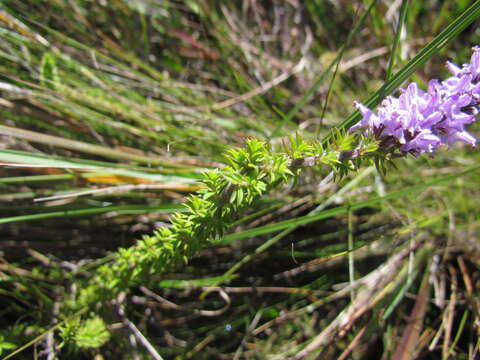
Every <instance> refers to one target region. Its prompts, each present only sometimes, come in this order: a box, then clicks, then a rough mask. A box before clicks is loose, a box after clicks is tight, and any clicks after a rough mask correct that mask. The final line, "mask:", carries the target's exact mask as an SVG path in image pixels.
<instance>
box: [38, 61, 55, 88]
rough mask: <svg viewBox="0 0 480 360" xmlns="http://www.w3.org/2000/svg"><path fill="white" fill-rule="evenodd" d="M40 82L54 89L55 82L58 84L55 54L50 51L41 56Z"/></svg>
mask: <svg viewBox="0 0 480 360" xmlns="http://www.w3.org/2000/svg"><path fill="white" fill-rule="evenodd" d="M40 83H41V84H42V85H43V86H45V87H46V88H49V89H52V90H55V88H56V87H57V84H59V77H58V69H57V64H56V61H55V55H53V54H52V53H50V52H46V53H45V54H43V57H42V62H41V64H40Z"/></svg>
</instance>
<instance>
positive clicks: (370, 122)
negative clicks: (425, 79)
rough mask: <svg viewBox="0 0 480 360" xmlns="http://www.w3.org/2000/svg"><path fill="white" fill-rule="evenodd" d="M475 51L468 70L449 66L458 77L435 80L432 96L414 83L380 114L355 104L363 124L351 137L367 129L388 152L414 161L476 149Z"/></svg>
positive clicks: (479, 74) (478, 94) (478, 88)
mask: <svg viewBox="0 0 480 360" xmlns="http://www.w3.org/2000/svg"><path fill="white" fill-rule="evenodd" d="M472 50H473V54H472V57H471V59H470V63H467V64H464V65H463V66H462V67H459V66H457V65H455V64H453V63H451V62H447V68H448V70H449V71H450V72H451V73H452V75H453V76H451V77H449V78H448V79H446V80H444V81H439V80H437V79H433V80H431V81H430V83H429V85H428V90H427V91H426V92H425V91H423V90H421V89H419V87H418V85H417V84H416V83H415V82H412V83H410V84H409V85H408V86H407V88H406V89H400V96H399V97H394V96H388V97H387V98H385V100H383V102H382V104H381V105H380V107H379V108H378V112H377V114H375V113H374V112H373V111H372V110H370V109H369V108H367V107H366V106H364V105H362V104H360V103H358V102H354V104H353V105H354V107H355V108H356V109H358V110H359V111H360V113H361V114H362V115H363V119H362V120H360V121H359V122H358V123H357V124H355V125H354V126H352V127H351V128H350V131H355V130H357V129H364V131H366V132H367V133H370V134H372V135H373V136H374V137H375V138H376V139H378V140H380V147H383V149H384V150H391V149H396V148H398V149H399V150H400V151H402V152H404V153H407V152H408V153H411V154H413V155H420V154H421V153H424V152H428V153H433V152H435V151H436V150H437V149H438V148H439V147H440V146H448V147H451V146H452V145H453V144H454V143H455V142H457V141H462V142H464V143H466V144H469V145H471V146H475V145H476V139H475V138H474V137H473V136H472V135H471V134H469V133H468V132H467V131H466V130H465V128H464V126H465V125H466V124H470V123H472V122H474V121H475V120H476V119H475V116H476V115H477V113H478V112H479V111H480V47H479V46H475V47H474V48H473V49H472Z"/></svg>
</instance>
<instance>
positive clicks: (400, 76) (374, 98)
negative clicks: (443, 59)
mask: <svg viewBox="0 0 480 360" xmlns="http://www.w3.org/2000/svg"><path fill="white" fill-rule="evenodd" d="M479 16H480V0H477V1H475V2H474V3H473V4H472V5H471V6H470V7H469V8H468V9H467V10H465V11H464V12H463V13H462V14H461V15H459V16H458V17H457V18H456V19H455V20H454V21H453V22H452V23H451V24H450V25H449V26H447V28H446V29H445V30H443V31H442V32H441V33H440V34H438V35H437V36H436V37H435V38H434V39H433V40H432V41H431V42H429V43H428V44H427V45H426V46H425V47H424V48H423V49H422V50H420V52H419V53H418V54H417V55H416V56H415V57H414V58H413V59H412V60H410V61H409V62H408V63H407V64H406V65H405V66H404V67H403V68H402V69H401V70H400V71H399V72H398V73H396V74H395V76H394V77H393V78H392V79H391V80H389V81H388V82H386V83H385V84H384V85H383V86H382V87H381V88H380V89H379V90H378V91H377V92H375V93H374V94H373V95H371V96H370V97H369V98H368V99H367V100H365V101H364V102H363V104H364V105H365V106H367V107H369V108H374V107H375V106H377V105H378V104H379V103H380V101H381V100H382V99H383V98H384V97H385V96H387V95H390V94H391V93H393V92H394V91H395V90H396V89H397V88H398V87H399V86H400V85H401V84H402V83H403V82H404V81H405V80H407V79H408V78H409V77H410V75H412V74H413V73H414V72H415V71H416V70H417V69H418V68H419V67H421V66H422V65H423V64H425V62H426V61H427V60H428V59H430V58H431V57H432V56H433V55H435V54H436V53H438V51H439V50H440V49H442V48H443V47H444V46H445V45H447V44H448V43H449V42H450V41H452V40H453V39H455V37H456V36H457V35H458V34H460V32H462V31H463V30H464V29H465V28H466V27H467V26H469V25H470V24H471V23H472V22H473V21H475V19H477V18H478V17H479ZM360 118H361V115H360V113H359V112H358V111H355V112H354V113H353V114H351V115H350V116H349V117H348V118H347V119H345V120H344V121H343V122H341V123H340V124H339V125H338V128H339V129H347V128H350V127H351V126H352V125H354V124H355V123H356V122H358V121H359V120H360ZM331 137H332V135H331V134H329V135H327V136H326V137H325V139H324V141H328V140H330V138H331Z"/></svg>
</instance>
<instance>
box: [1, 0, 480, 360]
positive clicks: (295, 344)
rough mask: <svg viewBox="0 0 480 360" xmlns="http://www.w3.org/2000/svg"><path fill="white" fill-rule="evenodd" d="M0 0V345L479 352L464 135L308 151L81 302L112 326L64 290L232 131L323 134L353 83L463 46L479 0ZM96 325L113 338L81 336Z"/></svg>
mask: <svg viewBox="0 0 480 360" xmlns="http://www.w3.org/2000/svg"><path fill="white" fill-rule="evenodd" d="M1 3H2V9H1V10H0V25H1V27H0V31H1V32H2V40H0V50H1V51H0V88H1V90H2V94H1V98H0V106H1V109H2V110H1V111H2V118H3V119H4V121H3V122H2V124H1V125H0V136H1V139H2V141H1V142H0V143H1V146H0V161H1V162H2V169H3V172H2V177H1V178H0V187H1V188H2V190H3V191H2V194H0V201H1V202H2V204H3V205H2V206H0V211H1V218H0V223H1V224H2V228H1V229H0V234H1V235H2V239H4V242H3V244H4V245H3V248H2V250H3V254H2V257H1V259H0V260H1V261H0V272H1V274H2V278H3V279H4V281H3V282H2V286H1V290H0V291H1V294H0V301H1V302H2V304H3V305H4V306H3V308H4V310H3V311H2V312H1V314H0V316H1V317H2V321H3V322H4V324H6V325H5V326H4V329H3V330H2V331H1V332H0V351H1V352H3V353H5V354H6V353H7V352H10V354H12V353H11V351H15V350H14V349H13V347H16V349H17V350H16V351H17V353H15V355H14V356H15V357H16V358H22V356H23V357H25V358H30V357H31V356H32V355H34V356H36V355H35V354H38V353H39V352H40V353H41V354H42V355H43V354H45V356H47V357H54V356H58V357H65V356H68V357H69V358H82V357H83V356H90V357H91V356H95V355H100V356H104V357H106V358H107V357H108V358H110V357H111V358H120V357H121V356H124V357H151V358H161V357H163V358H173V357H177V358H185V359H187V358H199V359H202V358H205V359H212V358H219V359H221V358H234V359H240V358H265V357H269V358H278V359H284V358H288V357H293V358H303V357H307V358H308V357H310V358H314V357H321V358H332V359H333V358H335V359H336V358H340V359H345V358H348V357H349V356H351V354H352V353H355V356H356V357H358V358H365V359H367V358H368V359H372V358H378V359H380V358H390V357H391V358H395V359H400V358H401V359H408V358H428V357H431V356H435V357H440V356H441V357H442V358H462V357H463V358H470V359H473V358H475V357H476V356H477V354H478V351H479V344H478V341H477V338H478V328H477V327H476V325H475V324H476V322H478V316H477V315H478V311H477V310H478V309H477V308H478V304H477V302H476V300H475V298H476V296H478V294H477V290H476V288H475V285H474V284H475V283H476V281H477V280H478V265H479V263H480V261H479V251H478V220H477V217H478V216H476V213H477V210H476V208H477V206H476V203H477V201H476V199H478V196H479V194H478V186H477V182H476V173H475V172H467V171H465V169H466V168H467V167H468V166H470V165H473V164H475V163H476V162H477V159H476V158H477V157H478V154H476V153H475V152H474V151H470V150H468V149H466V148H462V147H458V148H456V149H454V150H453V151H449V152H442V153H439V154H438V156H436V157H435V158H434V159H431V158H428V157H421V158H416V159H413V158H410V159H398V160H397V161H395V163H394V164H395V166H396V169H389V171H388V173H387V175H386V176H384V175H383V174H381V173H379V172H377V171H376V170H375V168H374V167H366V168H365V169H363V170H361V171H360V172H358V173H350V174H349V175H348V176H346V177H345V178H344V179H343V180H342V181H340V182H335V183H334V182H332V181H329V180H328V177H327V179H325V176H326V172H325V168H321V167H317V168H315V169H309V170H306V171H304V172H302V174H301V176H298V177H297V179H296V181H295V182H294V183H292V184H288V185H287V186H279V187H276V188H275V190H274V191H271V192H269V193H268V194H264V196H263V197H262V198H261V199H259V200H258V201H255V202H252V203H251V204H250V205H249V207H248V209H246V211H245V212H243V213H235V214H233V215H235V219H234V221H233V220H232V221H233V228H232V230H231V232H229V233H227V234H224V235H225V236H223V237H222V238H218V239H216V242H215V243H212V244H211V245H208V246H202V249H200V248H199V249H197V250H198V251H192V253H191V254H190V253H189V254H188V255H189V256H190V255H192V258H191V259H189V261H188V263H187V264H185V265H183V266H180V267H168V269H167V268H165V269H164V268H162V270H168V272H164V273H162V274H160V273H155V274H150V276H149V277H148V282H139V283H137V284H136V285H137V286H136V287H134V288H133V289H132V290H131V291H130V292H124V291H122V292H120V293H115V298H114V300H113V301H105V302H103V303H101V304H99V306H97V307H95V306H93V307H90V308H89V309H88V311H91V313H90V316H91V319H92V318H93V319H99V318H97V317H96V316H101V317H102V318H103V319H104V320H106V324H107V327H106V328H105V327H104V326H105V323H103V322H101V321H98V320H87V319H86V318H80V317H79V316H75V315H74V316H73V317H72V316H70V317H66V316H67V314H66V313H65V308H64V306H63V304H64V300H65V299H66V298H70V296H71V295H72V294H77V293H78V292H80V291H81V289H80V287H81V286H82V284H83V283H84V282H85V281H87V282H88V281H89V280H90V279H91V278H92V277H93V276H94V274H95V273H96V271H97V270H98V269H99V268H101V267H102V265H103V266H104V267H107V268H108V266H109V265H108V264H111V260H112V259H113V258H114V256H115V255H112V254H115V252H116V251H117V250H118V248H120V247H124V248H129V247H130V246H132V245H134V244H135V243H136V239H139V238H141V237H142V236H144V235H147V236H151V235H152V234H153V232H154V231H155V230H156V229H162V228H164V227H165V226H168V224H170V222H171V216H170V214H171V213H172V212H178V211H179V209H182V206H181V203H183V202H184V201H185V199H186V196H187V195H189V194H190V193H192V192H194V191H197V190H199V189H202V188H204V186H203V185H202V184H201V182H200V180H201V179H202V175H201V174H202V173H204V172H205V171H206V170H209V169H215V168H218V169H223V168H225V166H226V163H225V156H224V153H225V152H226V151H227V150H229V149H232V148H238V147H239V148H241V147H243V146H244V144H245V143H246V142H248V141H252V140H249V139H252V138H253V139H259V141H267V140H268V141H269V143H270V145H269V146H270V149H272V151H275V152H282V151H284V144H285V140H284V137H285V136H286V135H292V134H294V133H297V134H298V136H299V138H302V139H305V140H306V142H308V143H313V142H314V141H315V140H317V141H320V142H322V141H324V143H326V140H325V139H326V138H327V137H328V134H330V130H331V129H332V128H337V129H343V128H347V127H348V126H350V125H352V124H353V123H354V122H355V121H356V120H358V114H353V115H351V116H349V115H350V113H351V112H352V107H351V103H352V101H353V100H354V99H357V100H361V101H364V103H365V104H366V105H368V106H374V105H375V104H377V103H378V102H379V101H380V100H381V99H382V98H383V97H384V96H386V95H387V94H389V93H391V92H393V91H395V90H396V89H397V88H398V86H400V85H401V84H402V82H404V81H405V80H407V79H408V78H409V77H411V76H414V77H415V80H416V81H417V82H419V83H420V84H422V82H423V83H425V82H426V79H428V78H430V77H432V75H434V76H433V77H441V75H442V72H443V71H444V70H443V68H442V67H441V64H443V62H444V60H445V58H446V57H451V58H453V59H454V61H455V62H457V63H462V62H464V61H465V59H466V58H468V56H469V53H470V50H469V48H470V47H471V45H473V44H475V43H476V42H478V41H477V39H476V37H475V33H474V31H473V28H469V27H468V24H470V23H472V22H473V21H474V20H475V18H476V17H477V16H478V8H479V5H478V2H475V3H474V4H473V5H472V6H471V8H470V10H469V11H468V12H467V13H463V11H464V10H465V9H466V8H467V7H468V6H469V5H470V4H469V3H468V2H467V1H458V2H456V3H455V4H454V5H451V6H449V5H448V4H445V5H439V4H437V3H435V2H428V1H427V2H410V4H409V6H408V7H407V5H406V4H407V3H408V2H407V1H404V2H403V9H407V8H408V11H407V12H404V13H403V14H404V17H401V16H399V14H400V13H401V11H400V10H401V9H400V8H395V7H394V5H395V4H396V3H395V4H390V5H388V6H387V5H386V3H381V4H380V3H376V2H375V1H373V2H369V3H368V4H367V3H366V2H357V3H355V4H353V3H348V2H347V3H345V4H343V5H342V6H341V7H340V6H337V5H335V4H334V3H330V2H324V1H317V0H315V1H310V2H305V4H302V3H301V2H297V1H288V2H275V1H261V2H247V1H244V2H238V3H237V2H232V3H230V2H225V3H223V2H216V1H209V0H199V1H185V2H177V1H164V2H154V1H147V0H144V1H120V0H118V1H111V2H104V1H93V2H88V3H87V2H83V1H63V0H55V1H17V0H14V1H2V2H1ZM462 13H463V15H462ZM398 19H403V20H404V21H401V22H400V23H399V22H398ZM355 26H358V31H354V32H350V29H352V28H355ZM448 26H449V27H448ZM442 29H446V30H444V31H441V30H442ZM461 31H463V32H462V33H461V36H458V34H459V33H460V32H461ZM437 34H440V37H437V38H435V39H434V37H435V36H436V35H437ZM452 39H455V42H450V44H449V45H448V46H445V44H446V43H447V42H449V41H451V40H452ZM344 44H345V45H346V46H343V45H344ZM392 44H396V45H394V46H393V45H392ZM433 55H438V56H433ZM340 60H341V61H342V62H341V63H339V65H338V62H339V61H340ZM337 65H338V67H337ZM415 70H416V72H415ZM383 79H386V82H385V83H383ZM370 94H373V95H371V96H370V97H369V98H368V99H367V100H366V101H365V99H366V98H367V95H370ZM299 104H301V106H299ZM477 129H478V126H476V125H475V126H473V127H472V129H471V131H472V132H473V133H475V132H476V131H477ZM290 155H293V154H290ZM293 157H295V156H293ZM240 172H241V171H240ZM437 180H438V181H437ZM272 190H273V189H272ZM204 191H205V190H204ZM237 200H238V195H237ZM0 205H1V204H0ZM160 231H162V230H160ZM105 264H107V265H105ZM127 285H131V284H127V283H125V284H123V286H124V287H123V288H122V290H126V289H127V288H128V286H127ZM100 305H101V306H100ZM84 311H86V310H84ZM18 319H20V320H18ZM17 320H18V321H17ZM60 327H61V328H62V331H61V332H59V331H57V329H58V328H60ZM107 328H108V330H109V333H110V335H108V334H107V332H106V331H105V330H106V329H107ZM95 334H96V335H95ZM99 334H100V335H99ZM97 335H98V336H97ZM95 336H96V337H98V338H100V337H102V338H104V339H105V340H106V339H107V338H108V337H109V336H111V341H110V342H108V343H106V344H105V345H104V346H102V347H100V348H98V347H97V348H92V347H90V349H88V350H85V347H81V346H80V349H78V345H79V344H78V339H79V338H80V339H81V340H82V341H81V343H82V344H92V342H91V341H90V340H92V339H93V337H95ZM97 340H98V339H97ZM74 343H77V349H72V347H71V346H70V345H71V344H74ZM100 343H103V342H97V343H95V344H94V345H96V346H98V345H100ZM26 345H28V346H26ZM30 345H32V346H30ZM22 346H23V347H22ZM19 350H22V351H19ZM71 351H74V352H71Z"/></svg>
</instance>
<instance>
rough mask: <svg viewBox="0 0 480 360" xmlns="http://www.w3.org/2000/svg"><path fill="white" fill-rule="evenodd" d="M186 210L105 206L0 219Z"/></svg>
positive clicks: (28, 219) (165, 207)
mask: <svg viewBox="0 0 480 360" xmlns="http://www.w3.org/2000/svg"><path fill="white" fill-rule="evenodd" d="M183 209H184V207H183V205H169V204H167V205H157V206H146V205H120V206H103V207H93V208H88V209H77V210H62V211H52V212H47V213H40V214H29V215H20V216H10V217H5V218H0V224H7V223H14V222H24V221H33V220H45V219H52V218H66V217H72V216H90V215H98V214H105V213H108V212H115V213H117V214H118V215H131V214H135V215H137V214H145V213H149V212H164V213H171V212H177V211H182V210H183Z"/></svg>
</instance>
